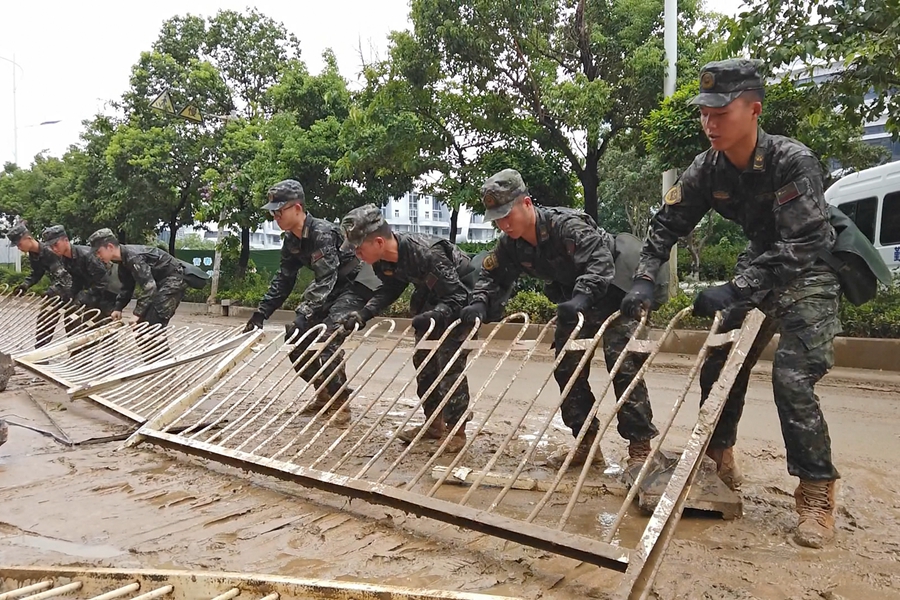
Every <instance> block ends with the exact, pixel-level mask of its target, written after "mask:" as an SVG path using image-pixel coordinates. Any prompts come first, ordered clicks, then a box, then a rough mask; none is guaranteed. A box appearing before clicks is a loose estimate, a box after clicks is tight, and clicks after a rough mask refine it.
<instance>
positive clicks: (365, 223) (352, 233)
mask: <svg viewBox="0 0 900 600" xmlns="http://www.w3.org/2000/svg"><path fill="white" fill-rule="evenodd" d="M382 225H384V215H382V214H381V209H380V208H378V207H377V206H375V205H374V204H366V205H365V206H360V207H359V208H354V209H353V210H351V211H350V212H348V213H347V214H346V215H345V216H344V218H343V219H341V231H343V232H344V239H345V241H344V244H343V245H342V246H341V248H343V249H346V248H357V247H359V245H360V244H362V243H363V242H364V241H366V238H367V237H368V236H369V234H370V233H375V232H376V231H378V230H379V229H380V228H381V227H382Z"/></svg>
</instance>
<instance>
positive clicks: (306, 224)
mask: <svg viewBox="0 0 900 600" xmlns="http://www.w3.org/2000/svg"><path fill="white" fill-rule="evenodd" d="M312 218H313V216H312V215H311V214H309V213H306V219H304V220H303V231H301V232H300V239H304V238H308V237H309V226H310V224H311V223H312Z"/></svg>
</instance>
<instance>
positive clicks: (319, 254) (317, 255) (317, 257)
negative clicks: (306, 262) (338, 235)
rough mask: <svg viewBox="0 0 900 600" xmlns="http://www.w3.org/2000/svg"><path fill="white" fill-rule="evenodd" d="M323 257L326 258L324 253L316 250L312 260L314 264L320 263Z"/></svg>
mask: <svg viewBox="0 0 900 600" xmlns="http://www.w3.org/2000/svg"><path fill="white" fill-rule="evenodd" d="M323 256H325V253H324V252H322V251H321V250H316V251H315V252H313V253H312V256H311V257H310V260H311V261H312V262H319V261H320V260H322V257H323Z"/></svg>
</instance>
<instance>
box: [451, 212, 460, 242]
mask: <svg viewBox="0 0 900 600" xmlns="http://www.w3.org/2000/svg"><path fill="white" fill-rule="evenodd" d="M458 221H459V208H451V209H450V243H451V244H455V243H456V232H457V231H458V228H457V226H456V223H457V222H458Z"/></svg>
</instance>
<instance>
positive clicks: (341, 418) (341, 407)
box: [325, 389, 353, 425]
mask: <svg viewBox="0 0 900 600" xmlns="http://www.w3.org/2000/svg"><path fill="white" fill-rule="evenodd" d="M350 394H351V392H350V390H349V389H346V390H344V391H343V392H341V393H340V395H339V396H338V397H337V400H335V401H334V404H333V405H332V406H331V408H329V410H328V412H327V413H325V416H326V417H328V416H330V415H331V414H332V413H336V414H335V415H334V421H332V422H331V423H332V424H333V425H347V424H348V423H350V419H351V418H352V416H353V414H352V413H351V412H350V402H348V400H349V399H350Z"/></svg>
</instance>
